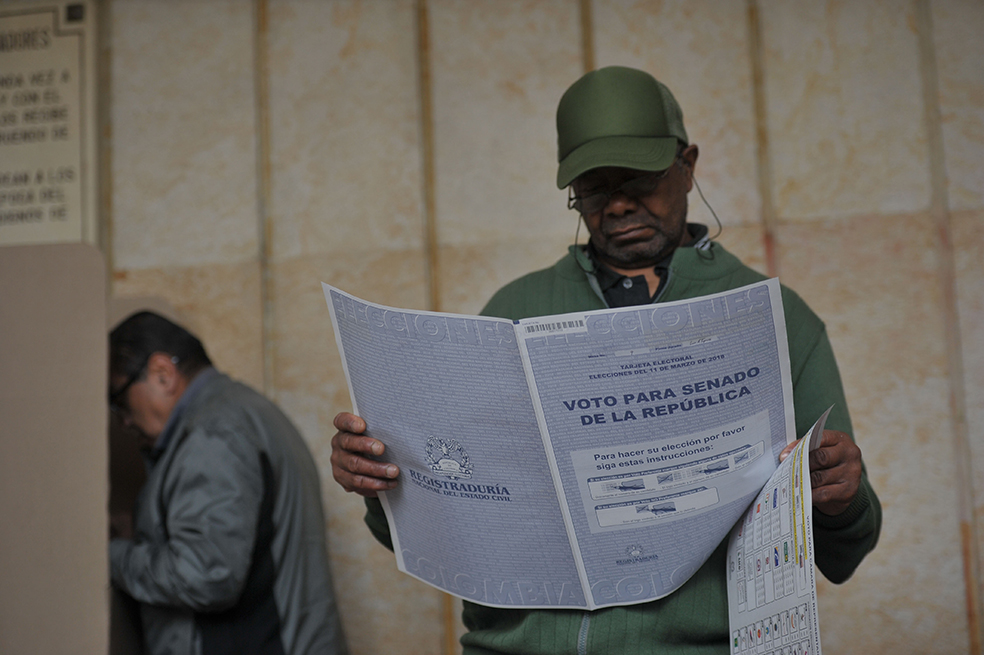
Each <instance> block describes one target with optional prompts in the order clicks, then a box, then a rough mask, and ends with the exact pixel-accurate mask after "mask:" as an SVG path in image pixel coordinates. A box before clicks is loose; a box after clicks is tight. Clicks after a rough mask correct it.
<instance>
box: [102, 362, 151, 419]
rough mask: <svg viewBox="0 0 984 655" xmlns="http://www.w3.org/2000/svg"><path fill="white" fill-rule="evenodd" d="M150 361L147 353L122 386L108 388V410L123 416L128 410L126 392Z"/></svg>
mask: <svg viewBox="0 0 984 655" xmlns="http://www.w3.org/2000/svg"><path fill="white" fill-rule="evenodd" d="M148 362H150V355H148V356H147V357H146V358H145V359H144V360H143V363H142V364H140V368H138V369H137V370H136V371H134V372H133V373H131V374H130V377H128V378H127V379H126V382H124V383H123V386H122V387H120V388H119V389H117V390H116V391H113V390H112V389H110V390H109V410H110V411H111V412H113V413H114V414H117V415H118V416H123V415H125V414H127V413H129V411H130V406H129V404H128V403H127V402H126V392H127V391H129V390H130V387H132V386H133V384H134V383H135V382H136V381H137V380H139V379H140V377H141V376H142V375H143V374H144V370H145V369H146V368H147V363H148Z"/></svg>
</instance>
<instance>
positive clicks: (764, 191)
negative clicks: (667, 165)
mask: <svg viewBox="0 0 984 655" xmlns="http://www.w3.org/2000/svg"><path fill="white" fill-rule="evenodd" d="M745 6H746V9H747V13H748V44H749V55H750V59H751V64H752V110H753V112H754V115H755V145H756V148H755V169H756V170H755V172H756V177H757V178H758V190H759V198H760V199H761V202H762V207H761V213H762V221H761V225H762V245H763V248H764V250H765V269H766V272H767V273H768V275H769V277H777V276H778V275H779V262H778V257H777V253H776V251H777V249H778V248H777V241H776V235H775V229H776V222H777V220H776V210H775V206H774V205H773V203H772V161H771V159H770V158H769V125H768V110H767V108H766V102H765V61H764V54H763V52H762V50H763V46H762V24H761V16H760V13H759V7H758V2H757V0H747V1H746V3H745Z"/></svg>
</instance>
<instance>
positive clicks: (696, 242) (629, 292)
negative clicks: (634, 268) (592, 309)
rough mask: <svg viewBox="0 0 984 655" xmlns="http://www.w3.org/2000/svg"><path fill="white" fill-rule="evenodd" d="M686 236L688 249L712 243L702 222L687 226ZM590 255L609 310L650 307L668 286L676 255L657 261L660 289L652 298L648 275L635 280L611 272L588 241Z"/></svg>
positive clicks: (635, 277)
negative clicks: (667, 281)
mask: <svg viewBox="0 0 984 655" xmlns="http://www.w3.org/2000/svg"><path fill="white" fill-rule="evenodd" d="M687 233H688V234H689V235H690V239H691V241H690V242H689V243H688V245H687V246H684V247H687V248H698V249H704V248H707V244H708V243H709V240H708V238H707V226H706V225H701V224H700V223H687ZM587 252H588V256H589V257H590V258H591V261H592V262H593V263H594V267H595V277H596V278H597V279H598V286H599V287H601V293H602V294H603V295H604V296H605V302H607V303H608V306H609V307H630V306H632V305H648V304H649V303H651V302H653V301H654V300H656V298H658V297H659V294H660V293H661V292H662V291H663V287H665V286H666V280H667V278H669V271H670V260H671V259H673V253H672V252H671V253H670V254H669V255H667V256H666V257H664V258H663V259H662V260H660V261H659V262H657V264H656V266H655V267H654V269H655V271H656V276H657V277H658V278H659V286H658V287H657V288H656V293H653V294H652V295H650V293H649V285H648V284H646V276H645V275H636V276H634V277H629V276H627V275H622V274H621V273H616V272H615V271H613V270H612V269H610V268H608V267H607V266H605V265H604V264H603V263H601V261H600V260H599V259H598V257H597V255H596V253H595V249H594V246H592V245H591V242H590V241H589V242H588V249H587Z"/></svg>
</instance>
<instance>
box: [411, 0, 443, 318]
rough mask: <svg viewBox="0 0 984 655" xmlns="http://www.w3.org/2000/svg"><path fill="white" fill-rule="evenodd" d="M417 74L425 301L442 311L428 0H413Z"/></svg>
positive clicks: (432, 308) (432, 309) (431, 308)
mask: <svg viewBox="0 0 984 655" xmlns="http://www.w3.org/2000/svg"><path fill="white" fill-rule="evenodd" d="M415 4H416V18H417V74H418V82H419V86H418V90H417V92H418V94H419V98H418V99H419V101H420V159H421V162H420V163H421V169H422V170H421V173H422V177H423V179H422V187H423V188H422V192H423V200H424V253H425V256H426V265H427V301H428V302H427V305H428V309H430V310H431V311H433V312H439V311H441V287H440V261H439V258H438V236H437V210H436V196H437V191H436V180H435V173H434V109H433V100H432V95H433V83H432V82H433V80H432V78H431V67H430V54H431V53H430V31H429V20H430V19H429V13H428V7H427V0H416V3H415Z"/></svg>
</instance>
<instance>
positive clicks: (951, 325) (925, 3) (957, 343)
mask: <svg viewBox="0 0 984 655" xmlns="http://www.w3.org/2000/svg"><path fill="white" fill-rule="evenodd" d="M915 13H916V28H917V34H916V36H917V39H918V47H919V72H920V76H921V77H922V91H923V109H924V111H925V121H926V137H927V142H928V147H929V163H930V183H931V199H930V214H931V216H932V219H933V222H934V223H935V225H936V235H937V244H938V249H939V252H940V278H941V286H942V289H941V291H942V294H943V303H944V307H943V311H944V318H945V325H946V328H947V329H946V337H945V344H946V360H947V370H948V375H949V388H950V398H949V401H950V402H949V404H950V421H951V427H952V432H953V455H954V459H955V462H954V463H955V465H956V478H957V480H956V481H957V485H956V488H957V511H958V518H959V520H960V541H961V553H962V556H963V569H964V578H965V580H964V584H965V587H966V601H967V604H966V607H965V610H966V612H967V622H968V632H969V636H970V653H972V654H973V655H980V653H981V646H982V641H984V637H982V634H981V629H982V626H984V618H982V608H981V599H980V589H981V571H980V552H979V547H978V543H977V535H978V530H977V521H976V516H975V511H976V501H975V499H974V486H973V471H972V469H971V461H972V460H971V454H972V453H971V449H970V436H969V432H968V426H967V408H966V388H965V382H964V370H963V362H962V357H961V353H962V351H963V345H962V343H961V336H960V322H959V321H960V315H959V311H958V309H957V292H956V272H955V266H954V251H953V237H952V234H951V226H950V207H949V197H948V190H947V179H946V153H945V151H944V145H943V119H942V113H941V109H940V100H939V77H938V73H939V71H938V69H937V65H936V52H935V49H934V43H933V16H932V10H931V8H930V5H929V0H916V1H915Z"/></svg>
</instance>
